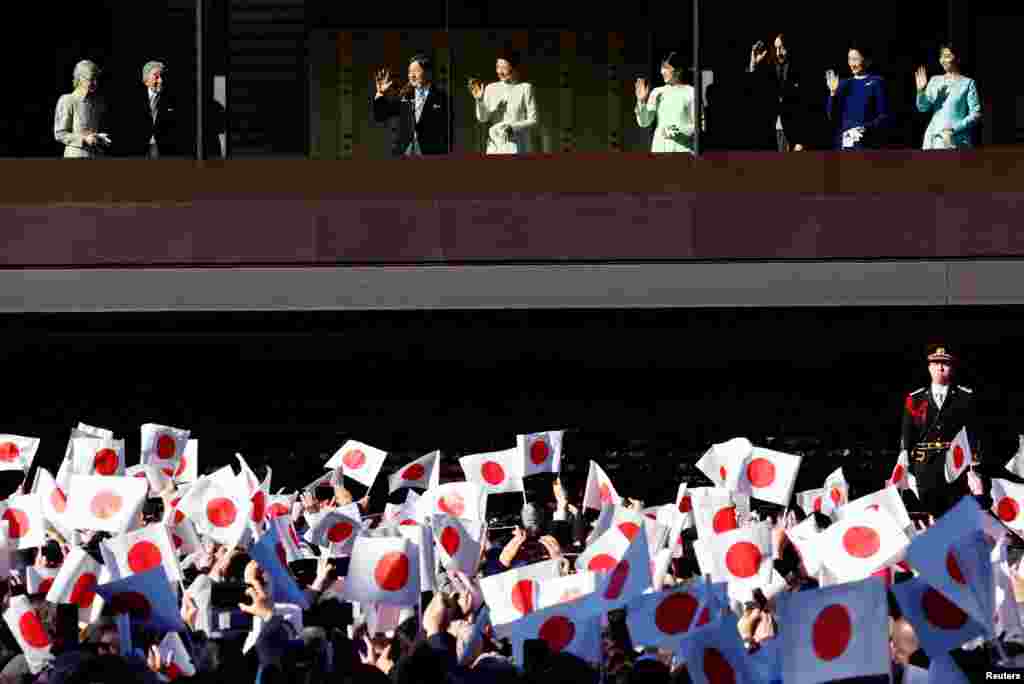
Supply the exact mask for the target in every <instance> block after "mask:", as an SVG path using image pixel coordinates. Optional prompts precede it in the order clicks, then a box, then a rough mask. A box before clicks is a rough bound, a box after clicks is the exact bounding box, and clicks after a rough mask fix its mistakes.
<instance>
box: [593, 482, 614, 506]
mask: <svg viewBox="0 0 1024 684" xmlns="http://www.w3.org/2000/svg"><path fill="white" fill-rule="evenodd" d="M597 496H598V498H599V499H600V500H601V505H604V504H610V503H611V502H612V489H611V487H609V486H608V483H607V482H602V483H601V486H600V487H598V488H597Z"/></svg>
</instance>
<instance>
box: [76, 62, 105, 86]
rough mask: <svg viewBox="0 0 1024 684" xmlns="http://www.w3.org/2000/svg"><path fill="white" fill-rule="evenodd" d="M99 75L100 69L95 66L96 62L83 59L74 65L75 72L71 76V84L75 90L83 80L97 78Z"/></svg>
mask: <svg viewBox="0 0 1024 684" xmlns="http://www.w3.org/2000/svg"><path fill="white" fill-rule="evenodd" d="M99 73H100V68H99V66H98V65H97V64H96V62H93V61H91V60H88V59H83V60H82V61H81V62H79V63H78V64H76V65H75V71H74V73H73V74H72V78H73V80H72V84H73V85H74V87H75V88H77V87H78V84H79V83H80V82H81V81H82V80H83V79H86V78H96V76H98V75H99Z"/></svg>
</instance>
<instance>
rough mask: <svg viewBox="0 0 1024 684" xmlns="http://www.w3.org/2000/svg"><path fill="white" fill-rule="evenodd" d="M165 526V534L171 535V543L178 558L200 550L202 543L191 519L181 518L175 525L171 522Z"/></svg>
mask: <svg viewBox="0 0 1024 684" xmlns="http://www.w3.org/2000/svg"><path fill="white" fill-rule="evenodd" d="M166 527H167V534H169V535H170V537H171V545H172V546H173V547H174V552H175V553H176V554H177V556H178V558H181V557H182V556H187V555H188V554H190V553H195V552H196V551H199V550H200V548H201V546H202V544H201V543H200V540H199V534H198V533H197V532H196V528H195V525H193V524H192V521H191V520H182V521H181V522H180V523H178V524H177V525H173V524H171V525H166Z"/></svg>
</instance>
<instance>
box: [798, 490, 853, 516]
mask: <svg viewBox="0 0 1024 684" xmlns="http://www.w3.org/2000/svg"><path fill="white" fill-rule="evenodd" d="M796 500H797V505H798V506H800V508H802V509H803V510H804V513H806V514H807V515H810V514H811V513H821V514H822V515H827V516H829V517H834V516H835V512H836V509H837V508H839V507H840V506H842V505H843V504H844V503H845V501H846V489H845V488H843V487H840V486H836V487H831V488H825V487H822V488H821V489H808V490H807V491H804V492H799V493H798V494H797V495H796Z"/></svg>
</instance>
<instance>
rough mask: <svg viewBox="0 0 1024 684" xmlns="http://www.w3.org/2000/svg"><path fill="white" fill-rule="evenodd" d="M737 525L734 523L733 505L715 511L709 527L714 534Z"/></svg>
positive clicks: (734, 527) (732, 528) (734, 510)
mask: <svg viewBox="0 0 1024 684" xmlns="http://www.w3.org/2000/svg"><path fill="white" fill-rule="evenodd" d="M737 527H739V525H738V524H737V523H736V507H735V506H726V507H725V508H723V509H721V510H719V511H718V512H717V513H715V516H714V517H713V518H712V519H711V529H712V530H714V532H715V534H721V533H722V532H728V531H729V530H735V529H736V528H737Z"/></svg>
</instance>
